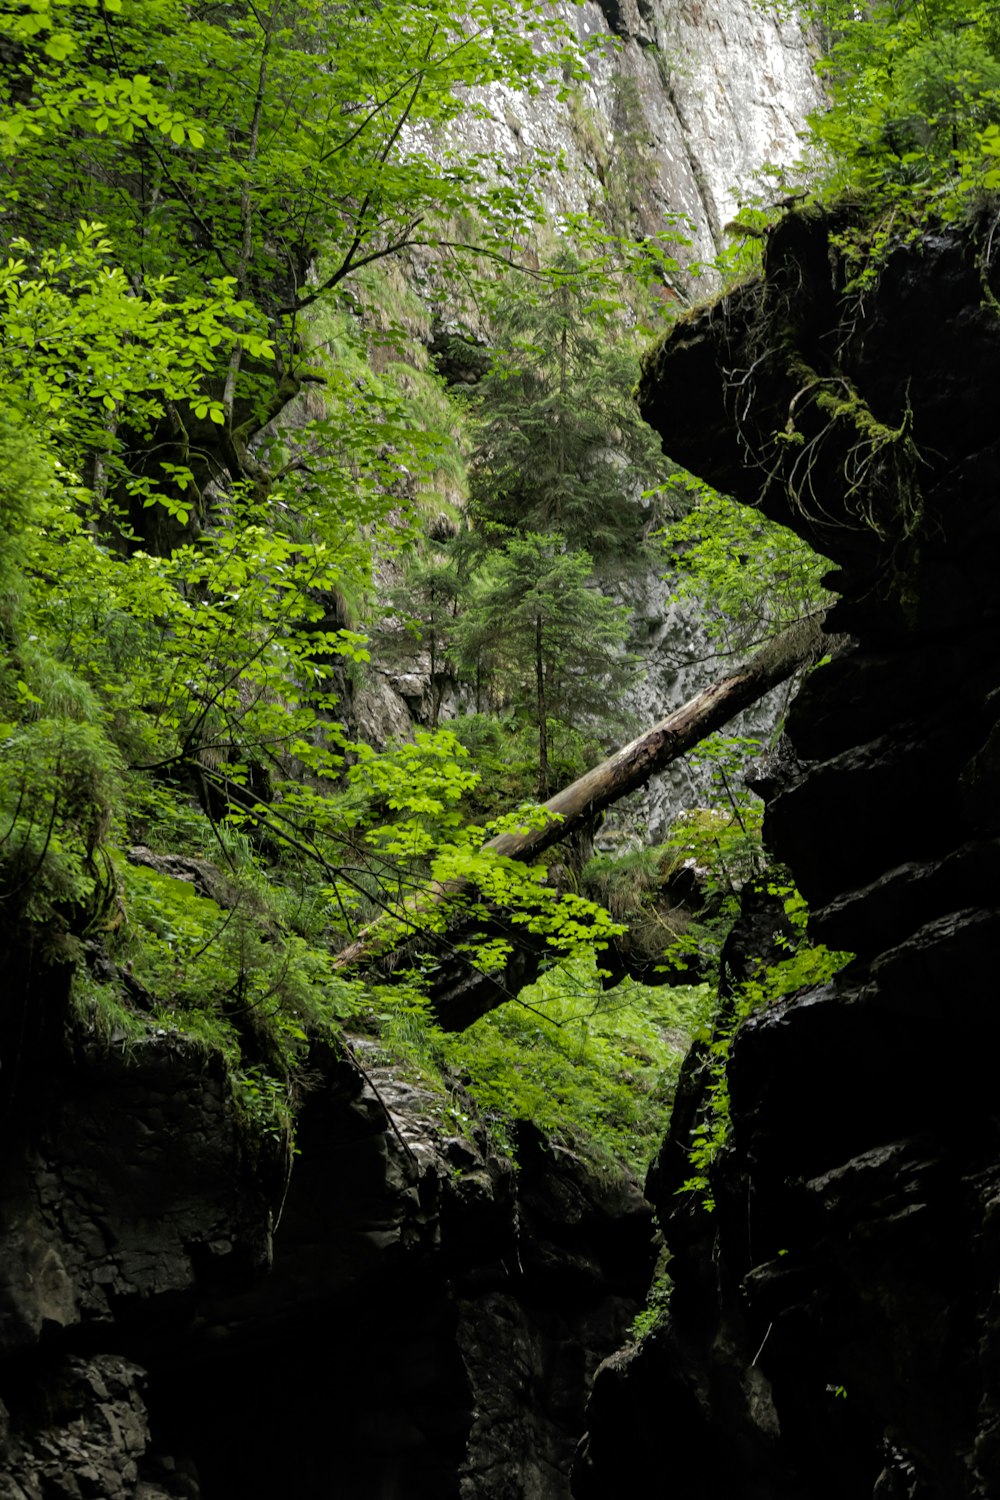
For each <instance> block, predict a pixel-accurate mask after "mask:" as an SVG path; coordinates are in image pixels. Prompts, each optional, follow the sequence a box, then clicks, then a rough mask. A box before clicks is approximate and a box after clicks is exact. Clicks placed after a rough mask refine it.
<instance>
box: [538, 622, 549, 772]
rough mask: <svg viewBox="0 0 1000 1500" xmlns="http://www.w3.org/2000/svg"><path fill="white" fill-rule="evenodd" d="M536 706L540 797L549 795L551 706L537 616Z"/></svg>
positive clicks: (539, 624) (540, 628) (540, 627)
mask: <svg viewBox="0 0 1000 1500" xmlns="http://www.w3.org/2000/svg"><path fill="white" fill-rule="evenodd" d="M535 706H536V708H537V710H538V796H539V800H542V799H544V798H545V797H547V796H548V795H549V725H548V712H549V706H548V704H547V702H546V701H545V661H544V658H543V656H542V617H541V615H540V614H537V615H536V616H535Z"/></svg>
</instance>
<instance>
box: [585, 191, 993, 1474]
mask: <svg viewBox="0 0 1000 1500" xmlns="http://www.w3.org/2000/svg"><path fill="white" fill-rule="evenodd" d="M850 217H851V215H850V214H849V213H848V211H844V213H840V214H837V213H834V214H832V215H827V216H824V215H819V214H797V215H793V216H792V217H791V218H789V219H787V220H786V221H785V222H784V223H783V224H782V225H780V226H779V227H778V228H777V229H776V230H775V231H774V232H773V234H772V236H771V238H770V241H769V244H768V249H767V260H766V273H765V276H764V278H763V280H762V281H761V282H759V283H757V284H755V285H753V286H748V287H745V288H743V289H741V290H740V291H738V292H736V293H734V294H732V295H731V296H730V297H728V298H727V299H725V300H724V301H722V302H721V303H719V304H718V305H717V306H715V307H714V308H711V309H709V310H706V311H703V312H700V313H698V314H696V315H694V316H692V317H691V318H690V319H689V320H688V321H687V322H686V324H684V325H683V326H681V327H680V328H679V329H678V330H677V332H676V333H675V334H674V335H673V336H672V337H671V338H669V339H668V340H667V341H666V342H665V343H664V344H663V346H662V347H661V348H660V350H659V351H658V352H656V354H655V355H654V356H653V357H652V358H651V360H650V361H649V365H648V368H647V372H646V376H645V380H644V383H643V389H642V401H643V405H644V409H645V411H646V414H647V416H648V418H649V419H650V420H651V421H653V422H654V423H655V425H657V426H658V427H659V428H660V430H661V432H662V433H663V435H664V441H665V445H666V447H667V450H668V451H669V452H670V453H671V454H672V456H674V457H675V458H677V459H678V460H679V461H680V462H681V463H683V464H685V465H687V466H688V467H689V468H691V469H692V470H694V471H695V472H697V473H699V474H701V475H704V476H705V477H706V478H708V479H709V480H710V481H711V482H712V483H714V484H716V485H718V486H719V487H722V488H726V489H729V490H730V491H732V492H733V493H735V494H736V495H737V496H738V497H739V498H740V499H742V500H744V501H746V502H747V503H755V502H757V501H758V500H759V503H761V504H762V505H763V506H764V508H765V509H766V510H767V511H768V513H769V514H771V515H772V516H773V517H775V518H776V519H778V520H781V521H783V522H784V523H785V524H787V525H790V526H792V527H793V528H794V529H796V530H797V531H799V532H800V533H801V534H803V535H805V536H806V537H808V538H810V539H813V540H817V541H819V542H820V544H821V545H822V548H823V550H824V551H825V552H826V553H827V555H829V556H831V557H832V558H834V560H835V561H836V563H837V564H838V573H837V576H836V582H837V585H838V587H839V588H840V589H841V590H842V591H843V599H842V602H841V603H840V604H839V605H838V606H837V607H836V609H835V611H834V615H833V619H832V621H831V625H832V628H834V629H839V630H842V631H844V632H846V633H847V634H848V635H849V637H850V641H849V644H848V645H847V646H846V647H845V648H844V649H843V650H842V651H841V652H840V653H839V654H838V655H837V656H836V658H835V659H834V660H833V661H832V662H830V664H829V665H827V666H824V667H822V668H821V669H819V670H817V671H816V672H814V674H813V675H812V676H811V677H810V678H809V680H808V681H807V683H806V685H805V687H804V689H803V690H802V691H801V692H800V694H799V695H798V697H797V699H796V701H795V703H794V704H793V706H792V709H791V713H790V715H789V719H788V724H787V732H786V744H785V747H784V752H783V755H782V757H781V763H780V765H779V767H778V768H777V769H776V771H775V773H774V775H773V778H772V784H771V785H770V787H769V789H768V798H769V800H768V811H767V818H766V825H765V832H766V837H767V838H768V840H769V842H770V844H771V845H772V847H773V849H774V851H775V852H776V854H777V855H778V856H779V857H780V858H781V859H783V860H784V861H786V862H787V863H788V864H789V865H790V866H791V869H792V871H793V873H794V875H795V877H796V880H797V882H798V884H799V886H800V888H801V889H802V891H803V893H804V894H805V895H806V897H807V898H808V900H809V901H810V903H811V905H812V907H813V911H814V916H813V921H812V929H813V932H814V935H815V937H816V938H817V939H818V940H822V941H825V942H827V943H829V944H831V945H835V946H837V947H839V948H846V949H850V950H852V951H854V952H855V953H856V954H857V959H856V961H855V962H854V963H852V964H851V965H850V966H849V967H848V968H847V969H845V970H844V971H843V972H842V973H841V974H840V975H839V976H838V977H837V978H836V979H835V980H834V981H832V982H831V983H829V984H826V985H824V986H822V987H820V988H815V989H811V990H808V991H805V992H803V993H800V994H798V995H795V996H792V997H790V998H788V999H786V1000H783V1001H781V1002H780V1003H778V1004H776V1005H775V1006H773V1007H772V1008H771V1009H768V1010H765V1011H764V1012H762V1013H760V1014H758V1015H757V1016H755V1017H754V1018H753V1019H751V1020H750V1021H748V1022H746V1023H745V1024H744V1026H743V1027H742V1028H741V1029H740V1031H739V1033H738V1035H737V1039H736V1043H735V1045H734V1048H733V1052H732V1057H731V1062H730V1067H729V1078H730V1093H731V1105H732V1120H733V1129H732V1136H731V1142H730V1145H729V1148H728V1149H727V1150H726V1151H725V1152H724V1154H723V1156H722V1157H721V1158H720V1159H719V1160H718V1161H717V1163H716V1166H715V1170H714V1174H713V1188H714V1194H715V1199H716V1203H717V1209H716V1212H715V1214H714V1215H712V1216H708V1215H706V1214H705V1213H704V1212H703V1211H702V1210H701V1209H700V1208H699V1206H698V1205H697V1204H696V1203H695V1204H692V1203H691V1202H690V1201H688V1198H689V1196H690V1195H687V1196H685V1195H681V1196H680V1197H678V1196H677V1190H678V1188H679V1186H680V1183H681V1182H682V1181H683V1180H684V1178H685V1177H686V1176H687V1166H686V1159H685V1146H686V1144H687V1138H686V1134H685V1129H686V1125H688V1124H689V1123H690V1121H691V1118H692V1116H693V1114H694V1112H695V1111H694V1110H692V1108H688V1109H686V1110H683V1111H679V1112H678V1115H677V1116H676V1118H675V1126H674V1132H673V1134H672V1136H671V1138H670V1139H669V1140H668V1142H667V1143H666V1145H665V1147H664V1150H663V1152H662V1154H661V1157H660V1160H659V1162H658V1164H657V1167H656V1169H655V1171H654V1173H653V1175H652V1178H651V1183H650V1191H651V1192H652V1193H653V1195H654V1196H655V1199H656V1202H657V1207H658V1212H659V1215H660V1219H661V1222H662V1223H663V1225H664V1226H665V1232H666V1237H667V1240H668V1243H669V1246H670V1249H671V1252H672V1262H671V1273H672V1276H673V1280H674V1292H673V1297H672V1303H671V1307H672V1312H671V1319H670V1322H669V1325H667V1326H665V1327H664V1328H662V1329H660V1330H659V1331H658V1332H657V1333H656V1334H655V1335H653V1336H652V1337H650V1338H649V1339H648V1340H647V1341H646V1342H645V1343H644V1344H643V1345H642V1347H641V1348H640V1349H638V1350H636V1351H632V1352H630V1353H627V1354H626V1355H624V1356H620V1357H619V1358H618V1359H617V1360H616V1361H614V1362H612V1363H610V1364H609V1365H606V1366H605V1367H604V1369H603V1370H602V1372H601V1373H600V1374H599V1376H598V1379H597V1382H596V1387H595V1395H594V1399H593V1402H592V1406H591V1414H590V1437H589V1440H588V1444H587V1447H586V1451H585V1454H584V1456H583V1458H582V1459H581V1463H580V1466H579V1470H578V1474H577V1478H576V1488H575V1493H576V1494H577V1495H578V1496H580V1497H581V1500H584V1497H597V1496H607V1495H610V1494H613V1493H619V1494H620V1493H628V1494H639V1493H642V1494H667V1493H669V1494H670V1495H671V1496H676V1497H678V1500H680V1497H686V1496H691V1497H692V1500H694V1497H698V1500H715V1497H719V1500H722V1497H726V1500H764V1497H767V1500H843V1497H845V1496H851V1497H852V1500H853V1497H858V1500H860V1497H863V1496H873V1497H878V1500H897V1497H898V1500H903V1497H906V1500H958V1497H962V1500H986V1497H987V1496H993V1495H995V1494H997V1492H998V1487H1000V1398H998V1385H997V1367H998V1358H1000V1319H998V1308H997V1295H996V1265H997V1262H998V1259H1000V1237H998V1236H1000V1218H998V1213H997V1203H998V1197H997V1193H998V1184H1000V1134H998V1120H997V1110H996V1089H995V1083H994V1079H993V1058H994V1056H995V1053H996V1050H997V1046H998V1043H1000V1018H998V1011H997V1007H996V1003H995V992H996V985H995V982H994V981H993V978H992V974H993V969H994V967H995V951H996V945H997V939H998V936H1000V908H998V899H997V893H998V885H997V879H996V875H997V870H998V860H1000V842H998V836H1000V820H998V805H997V797H996V782H995V777H996V770H997V749H996V747H997V743H998V739H1000V730H998V716H1000V665H998V663H1000V607H998V604H997V598H998V595H997V591H996V578H997V570H998V566H1000V503H998V498H1000V497H998V493H997V474H998V472H1000V409H998V407H997V404H996V401H995V400H994V394H993V393H994V391H995V389H996V383H997V378H998V375H1000V317H998V315H997V310H996V309H997V302H996V297H997V294H998V292H1000V263H998V255H997V247H996V243H995V234H994V230H995V224H996V219H995V210H994V209H990V211H989V214H988V215H987V216H986V217H984V219H983V220H981V221H980V222H977V223H975V224H973V225H970V226H965V227H962V228H941V229H940V230H938V231H933V232H928V233H927V234H925V235H924V236H923V237H922V239H920V240H919V241H918V242H916V243H913V244H910V245H908V246H900V247H899V248H897V249H896V250H894V251H893V252H892V254H891V255H890V256H889V258H888V260H887V261H886V263H885V264H884V266H882V268H881V269H880V272H879V274H878V276H877V278H875V279H874V280H873V281H872V283H871V284H870V285H869V287H868V289H867V290H865V291H864V292H859V291H857V290H856V289H852V288H851V287H849V286H848V285H847V284H846V276H845V271H844V266H843V263H842V260H841V257H840V254H839V251H838V249H837V243H836V240H835V238H834V236H835V234H836V232H837V231H839V230H843V228H844V227H845V225H846V223H847V222H848V221H849V219H850ZM696 1068H697V1063H696V1061H695V1062H692V1064H691V1065H690V1066H689V1069H688V1076H687V1080H686V1090H687V1093H688V1095H689V1096H692V1095H693V1096H696V1095H697V1089H698V1082H697V1077H696Z"/></svg>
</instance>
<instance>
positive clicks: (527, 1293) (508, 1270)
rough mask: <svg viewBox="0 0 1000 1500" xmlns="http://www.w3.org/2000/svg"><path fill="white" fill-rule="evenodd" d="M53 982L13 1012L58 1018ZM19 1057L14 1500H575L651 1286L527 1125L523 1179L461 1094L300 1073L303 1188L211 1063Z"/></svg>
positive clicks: (5, 1453)
mask: <svg viewBox="0 0 1000 1500" xmlns="http://www.w3.org/2000/svg"><path fill="white" fill-rule="evenodd" d="M48 981H49V982H48V983H47V981H46V976H45V975H44V974H42V973H37V972H36V973H34V974H32V975H31V976H30V986H29V988H27V989H26V990H25V991H24V995H25V998H26V999H28V1001H29V1002H30V1005H31V1006H32V1014H47V1015H48V1016H49V1018H50V1020H56V1021H57V1018H59V1017H60V1014H61V1011H62V1002H63V1000H64V998H65V997H64V994H63V985H62V982H61V977H60V976H59V975H58V974H50V975H49V976H48ZM16 1012H17V1006H16V1005H11V1006H10V1008H9V1010H8V1011H7V1014H8V1015H12V1014H16ZM25 1014H27V1013H25ZM21 1034H22V1040H23V1044H22V1045H19V1044H18V1042H17V1040H16V1039H15V1037H14V1036H12V1035H5V1036H4V1038H3V1041H4V1044H5V1045H4V1049H3V1056H4V1061H5V1068H4V1088H5V1096H4V1119H5V1151H4V1167H3V1176H2V1180H0V1401H2V1405H0V1497H3V1500H25V1497H27V1500H49V1497H59V1500H63V1497H73V1500H75V1497H82V1496H92V1497H95V1500H118V1497H122V1500H125V1497H128V1500H132V1497H136V1500H165V1497H167V1496H172V1497H186V1500H212V1497H219V1500H228V1497H230V1496H232V1495H235V1494H239V1495H245V1496H247V1497H260V1500H265V1497H267V1500H271V1497H273V1496H275V1495H279V1494H280V1495H295V1496H302V1497H309V1496H315V1497H317V1500H319V1497H321V1496H322V1497H326V1496H329V1495H330V1494H332V1493H336V1494H337V1495H338V1496H340V1497H345V1500H423V1497H426V1496H432V1495H433V1496H435V1497H441V1500H447V1497H449V1496H452V1497H455V1500H472V1497H480V1496H484V1497H497V1500H502V1497H505V1496H510V1495H525V1496H535V1497H539V1500H541V1497H545V1500H548V1497H552V1496H560V1495H563V1496H565V1495H567V1494H568V1489H569V1470H570V1464H571V1460H572V1454H573V1448H574V1445H575V1443H576V1441H577V1439H578V1437H579V1434H580V1431H581V1430H582V1425H583V1403H584V1395H585V1388H586V1383H587V1379H588V1377H589V1376H590V1375H591V1374H592V1373H593V1371H594V1369H595V1368H596V1366H597V1364H598V1363H599V1361H600V1359H601V1358H602V1357H603V1356H604V1355H605V1354H607V1353H608V1352H609V1351H610V1350H611V1349H612V1348H614V1347H615V1345H616V1344H617V1343H619V1342H620V1341H621V1339H622V1337H623V1335H624V1332H625V1330H626V1328H627V1326H628V1324H629V1321H630V1320H631V1318H632V1317H633V1316H634V1314H635V1312H636V1311H637V1310H638V1308H639V1306H640V1305H641V1301H642V1298H643V1295H644V1289H645V1284H646V1281H647V1280H648V1277H649V1273H650V1264H651V1257H652V1240H651V1225H650V1211H649V1208H648V1205H647V1204H646V1203H645V1202H644V1200H643V1199H642V1197H641V1194H640V1193H639V1191H638V1189H637V1188H636V1187H635V1186H634V1184H631V1183H629V1182H628V1181H627V1180H625V1179H621V1178H612V1177H606V1176H602V1175H601V1174H600V1173H598V1172H597V1171H595V1169H594V1168H593V1167H589V1166H587V1164H585V1163H584V1162H583V1161H582V1160H581V1159H580V1158H578V1157H576V1156H575V1155H574V1154H573V1153H571V1152H568V1151H566V1150H560V1149H557V1148H555V1147H552V1146H550V1145H549V1143H547V1142H546V1141H544V1140H543V1139H542V1138H541V1137H540V1136H538V1135H536V1134H534V1133H532V1132H531V1131H530V1130H526V1131H525V1133H524V1137H523V1139H522V1140H521V1142H520V1159H521V1167H520V1171H519V1172H518V1173H516V1174H515V1172H514V1170H513V1168H512V1166H511V1163H510V1161H509V1160H508V1159H507V1158H506V1157H505V1156H503V1155H502V1154H500V1153H498V1152H497V1151H496V1150H495V1149H493V1148H491V1146H490V1143H489V1141H488V1139H487V1137H486V1135H485V1134H484V1132H483V1131H482V1129H481V1128H480V1127H477V1126H475V1125H474V1124H473V1123H472V1121H471V1120H468V1121H467V1123H466V1125H465V1131H466V1132H467V1133H462V1131H461V1130H460V1128H459V1126H458V1125H457V1124H456V1121H455V1117H454V1116H453V1115H452V1114H450V1113H449V1105H451V1106H452V1107H454V1105H455V1101H456V1100H457V1101H459V1103H460V1102H461V1098H462V1096H461V1092H460V1090H459V1091H458V1092H457V1093H456V1094H454V1095H453V1096H452V1098H451V1100H449V1099H448V1098H447V1097H442V1095H441V1094H440V1093H439V1092H434V1091H431V1090H429V1089H425V1088H423V1087H422V1086H420V1085H418V1084H416V1083H414V1082H413V1081H412V1080H410V1081H408V1080H407V1078H406V1077H404V1076H403V1075H402V1074H401V1073H400V1071H399V1069H398V1067H396V1066H393V1065H390V1064H389V1063H388V1062H387V1061H386V1060H385V1059H384V1058H383V1057H382V1056H381V1055H380V1054H377V1053H373V1052H372V1051H371V1044H370V1043H366V1042H365V1041H364V1040H363V1039H360V1038H359V1039H356V1040H355V1042H354V1044H353V1049H352V1052H353V1055H351V1054H344V1055H334V1054H333V1053H332V1052H330V1051H329V1050H328V1049H324V1050H316V1051H314V1054H313V1056H312V1057H311V1059H310V1070H309V1071H310V1075H311V1079H312V1086H311V1089H310V1091H309V1093H308V1094H307V1096H306V1097H305V1098H304V1100H303V1101H302V1108H301V1126H300V1130H299V1137H298V1143H299V1147H300V1155H298V1156H297V1157H296V1158H295V1160H294V1162H293V1163H290V1162H289V1160H288V1157H287V1154H286V1151H285V1148H284V1145H283V1143H282V1142H280V1141H275V1142H269V1141H267V1140H266V1139H265V1142H264V1145H263V1147H260V1148H258V1149H256V1150H255V1149H252V1148H251V1147H250V1146H249V1144H248V1140H247V1135H246V1131H245V1128H243V1127H242V1126H241V1124H240V1122H239V1120H238V1118H237V1116H236V1114H235V1111H234V1108H233V1105H232V1101H231V1098H230V1093H229V1089H228V1085H227V1082H226V1079H225V1077H224V1074H223V1071H222V1066H221V1064H220V1063H219V1062H218V1061H215V1062H213V1061H211V1060H210V1059H209V1060H206V1056H205V1054H203V1053H201V1052H199V1051H198V1050H197V1049H196V1048H194V1047H192V1045H191V1044H190V1043H189V1042H187V1041H185V1040H183V1039H181V1038H180V1037H179V1036H177V1035H175V1034H173V1035H172V1034H169V1033H163V1034H161V1035H159V1036H156V1037H153V1038H151V1039H150V1040H149V1041H148V1042H146V1043H145V1044H143V1045H142V1046H139V1047H137V1048H135V1049H134V1050H133V1052H132V1054H131V1055H130V1056H126V1055H123V1053H122V1051H121V1049H120V1048H119V1049H116V1048H110V1049H109V1048H108V1047H107V1046H98V1045H96V1043H95V1042H93V1041H91V1042H87V1041H85V1040H80V1039H79V1037H77V1039H76V1040H75V1041H73V1040H67V1037H69V1038H72V1035H73V1034H72V1032H71V1031H67V1030H63V1028H62V1027H61V1026H60V1025H59V1024H53V1025H51V1026H50V1027H49V1029H48V1030H47V1032H46V1033H45V1034H44V1035H42V1034H35V1035H34V1036H32V1035H30V1028H29V1027H22V1028H21ZM355 1058H356V1059H357V1060H355ZM461 1113H466V1109H465V1108H463V1109H462V1110H461ZM471 1114H472V1111H471V1107H469V1108H468V1115H470V1116H471ZM289 1166H291V1171H290V1173H289V1170H288V1169H289Z"/></svg>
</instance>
